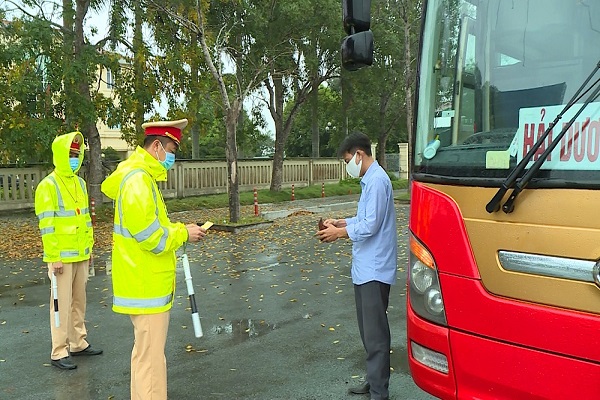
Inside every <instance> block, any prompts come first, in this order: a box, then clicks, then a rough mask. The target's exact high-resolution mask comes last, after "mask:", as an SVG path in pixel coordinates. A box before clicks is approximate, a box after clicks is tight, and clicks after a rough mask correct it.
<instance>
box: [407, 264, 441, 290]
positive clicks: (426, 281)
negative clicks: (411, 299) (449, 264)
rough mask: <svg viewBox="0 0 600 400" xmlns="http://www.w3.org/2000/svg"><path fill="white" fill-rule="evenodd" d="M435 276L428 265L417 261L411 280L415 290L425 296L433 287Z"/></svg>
mask: <svg viewBox="0 0 600 400" xmlns="http://www.w3.org/2000/svg"><path fill="white" fill-rule="evenodd" d="M434 278H435V274H434V273H433V271H432V270H431V268H429V267H428V266H427V265H425V264H423V263H422V262H421V261H420V260H417V261H416V262H415V263H414V264H413V265H412V267H411V270H410V280H411V282H412V283H413V285H414V286H415V289H416V290H417V291H418V292H419V293H421V294H423V293H425V291H426V290H427V289H428V288H430V287H431V285H432V283H433V280H434Z"/></svg>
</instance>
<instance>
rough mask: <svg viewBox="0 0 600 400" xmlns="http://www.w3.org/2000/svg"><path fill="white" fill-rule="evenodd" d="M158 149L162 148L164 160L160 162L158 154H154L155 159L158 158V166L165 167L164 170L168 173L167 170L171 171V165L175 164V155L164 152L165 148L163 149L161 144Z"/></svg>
mask: <svg viewBox="0 0 600 400" xmlns="http://www.w3.org/2000/svg"><path fill="white" fill-rule="evenodd" d="M159 143H160V142H159ZM160 147H162V149H163V151H164V152H165V160H164V161H160V157H158V153H156V157H157V158H158V162H159V163H160V165H162V166H163V167H165V169H166V170H167V171H168V170H169V169H171V167H172V166H173V164H175V154H173V153H169V152H168V151H166V150H165V148H164V147H163V145H162V143H160Z"/></svg>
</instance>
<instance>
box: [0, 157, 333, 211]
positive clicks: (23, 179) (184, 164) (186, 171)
mask: <svg viewBox="0 0 600 400" xmlns="http://www.w3.org/2000/svg"><path fill="white" fill-rule="evenodd" d="M272 168H273V162H272V161H271V160H264V161H262V160H261V161H256V160H248V161H239V162H238V174H239V185H240V191H246V190H252V188H257V189H265V188H269V187H270V185H271V176H272V173H273V169H272ZM50 171H51V169H48V168H45V167H32V168H0V211H7V210H19V209H31V208H33V207H34V201H35V188H36V187H37V185H38V183H39V182H40V181H41V180H42V179H43V178H44V177H45V176H46V175H47V174H48V173H50ZM344 177H345V166H344V163H343V161H341V160H339V159H333V158H320V159H316V160H313V159H291V160H285V161H284V163H283V182H282V186H283V187H291V186H292V184H293V185H295V186H296V187H302V186H309V185H313V184H321V183H331V182H338V181H339V180H340V179H343V178H344ZM227 179H228V175H227V163H226V162H225V161H205V162H194V161H178V162H176V163H175V166H174V167H173V168H172V169H171V170H170V171H169V176H168V180H167V182H161V183H160V184H159V186H160V188H161V191H162V193H163V196H164V197H165V198H183V197H190V196H198V195H203V194H215V193H227ZM102 201H108V199H106V198H105V199H102Z"/></svg>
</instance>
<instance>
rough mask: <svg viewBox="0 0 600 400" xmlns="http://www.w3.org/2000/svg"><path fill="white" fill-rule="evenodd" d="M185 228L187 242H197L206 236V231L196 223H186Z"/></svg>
mask: <svg viewBox="0 0 600 400" xmlns="http://www.w3.org/2000/svg"><path fill="white" fill-rule="evenodd" d="M185 228H186V229H187V231H188V242H198V241H200V239H203V238H204V236H206V231H205V230H204V229H202V228H200V227H199V226H198V224H187V225H186V226H185Z"/></svg>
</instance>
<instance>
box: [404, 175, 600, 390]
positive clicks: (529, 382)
mask: <svg viewBox="0 0 600 400" xmlns="http://www.w3.org/2000/svg"><path fill="white" fill-rule="evenodd" d="M409 227H410V231H411V233H412V234H413V235H414V236H415V237H416V238H418V239H419V240H420V241H421V242H422V243H423V244H424V245H425V246H426V247H427V248H428V249H429V251H430V252H431V254H432V255H433V257H434V258H435V261H436V265H437V268H438V273H439V280H440V286H441V290H442V295H443V298H444V306H445V313H446V318H447V322H448V323H447V326H440V325H439V324H435V323H432V322H429V321H427V320H425V319H423V318H421V317H420V316H419V315H417V314H416V313H415V312H414V310H413V309H412V307H411V304H410V301H407V325H408V327H407V329H408V348H409V365H410V370H411V373H412V377H413V379H414V381H415V382H416V383H417V385H418V386H419V387H421V388H422V389H424V390H425V391H427V392H429V393H431V394H433V395H435V396H437V397H439V398H441V399H507V400H508V399H510V400H518V399H523V400H525V399H527V400H531V399H600V381H599V379H600V346H598V344H599V340H598V339H597V338H598V334H599V333H600V318H599V317H598V315H595V314H591V313H583V312H577V311H573V310H565V309H560V308H555V307H550V306H544V305H539V304H533V303H528V302H524V301H518V300H512V299H508V298H503V297H499V296H496V295H493V294H491V293H489V292H488V291H487V290H486V289H485V287H484V286H483V284H482V282H481V278H480V276H479V272H478V268H477V265H476V262H475V258H474V255H473V250H472V248H471V245H470V243H469V239H468V235H467V231H466V228H465V224H464V220H463V216H462V214H461V210H460V209H459V207H458V206H457V204H456V203H455V201H454V200H453V199H452V198H451V197H449V196H448V195H446V194H445V193H442V192H440V191H437V190H435V189H432V188H430V187H428V186H427V185H425V184H422V183H419V182H413V183H412V186H411V214H410V222H409ZM441 235H443V240H441V239H442V238H441V237H440V236H441ZM412 342H414V343H417V344H419V345H420V346H423V347H426V348H428V349H431V350H433V351H435V352H438V353H441V354H443V355H445V356H446V358H447V359H448V373H447V374H444V373H441V372H438V371H435V370H433V369H431V368H429V367H427V366H425V365H423V364H421V363H419V362H418V361H417V360H416V359H415V358H414V357H413V354H412V352H411V351H410V348H411V343H412Z"/></svg>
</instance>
